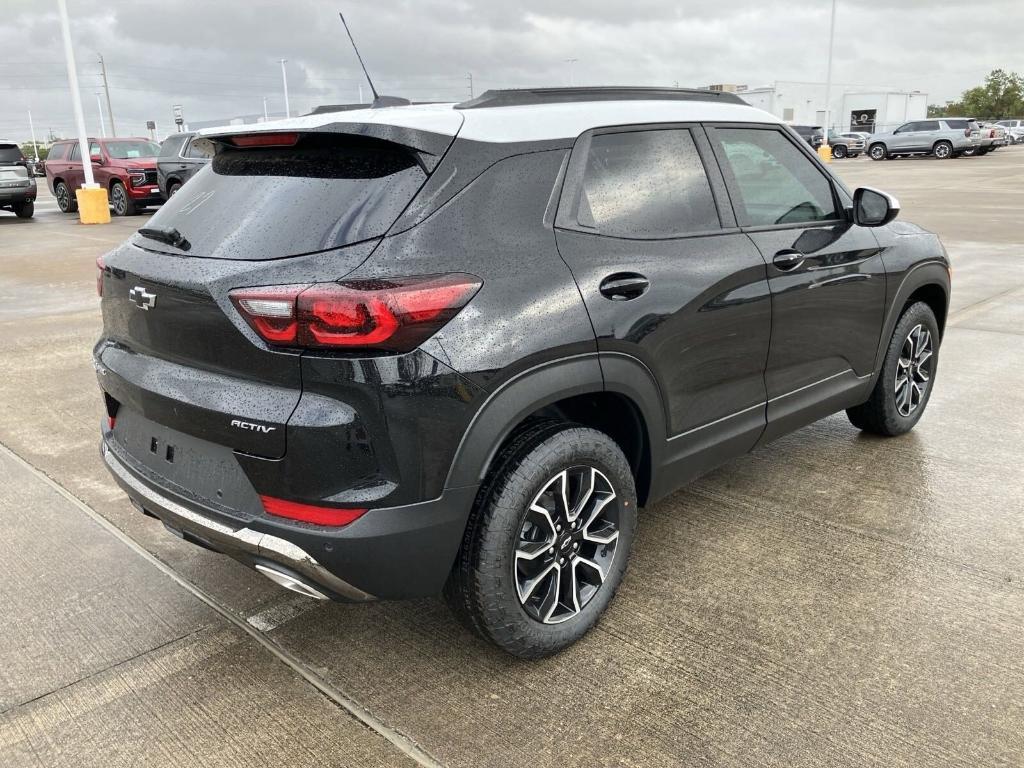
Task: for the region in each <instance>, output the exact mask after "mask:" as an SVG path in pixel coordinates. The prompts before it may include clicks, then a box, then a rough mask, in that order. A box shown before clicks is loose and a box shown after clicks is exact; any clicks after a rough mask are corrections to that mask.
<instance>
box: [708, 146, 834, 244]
mask: <svg viewBox="0 0 1024 768" xmlns="http://www.w3.org/2000/svg"><path fill="white" fill-rule="evenodd" d="M712 133H713V136H714V140H715V141H716V142H717V144H718V151H719V154H720V155H721V157H722V159H723V160H724V167H723V168H722V170H723V171H724V172H725V174H726V178H727V179H728V178H729V177H731V188H732V191H733V194H734V200H733V204H734V207H735V208H736V216H737V218H738V219H739V223H740V225H741V226H748V227H756V226H767V225H774V224H800V223H805V222H815V221H831V220H833V219H837V218H839V217H838V214H837V212H836V204H835V200H834V198H833V195H832V184H831V182H829V180H828V179H827V178H826V177H825V175H824V174H823V173H822V172H821V171H820V170H819V169H818V167H817V166H816V165H815V164H814V162H813V161H812V160H811V159H810V158H809V157H807V155H805V154H804V153H803V152H802V151H800V150H799V149H798V148H797V147H796V146H794V145H793V144H792V143H791V142H790V141H789V140H788V139H787V138H786V137H785V136H784V135H783V134H782V133H781V132H780V131H777V130H764V129H755V128H717V129H715V130H714V131H713V132H712Z"/></svg>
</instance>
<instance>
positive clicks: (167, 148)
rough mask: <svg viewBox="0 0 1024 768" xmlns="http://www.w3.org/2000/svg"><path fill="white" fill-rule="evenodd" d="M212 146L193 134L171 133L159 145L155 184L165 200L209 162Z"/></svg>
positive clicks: (207, 141)
mask: <svg viewBox="0 0 1024 768" xmlns="http://www.w3.org/2000/svg"><path fill="white" fill-rule="evenodd" d="M211 157H213V144H212V143H211V142H210V141H209V140H208V139H203V138H198V137H197V136H196V135H195V133H172V134H171V135H170V136H168V137H167V138H166V139H164V141H163V143H162V144H161V145H160V156H159V157H158V158H157V160H156V183H157V186H158V187H160V194H161V195H163V196H164V199H165V200H169V199H170V197H171V195H173V194H174V193H175V192H177V191H178V190H179V189H181V185H182V184H184V183H185V182H186V181H188V180H189V179H190V178H192V176H193V174H195V172H196V171H198V170H199V169H200V168H202V167H203V166H204V165H206V164H207V163H208V162H210V158H211Z"/></svg>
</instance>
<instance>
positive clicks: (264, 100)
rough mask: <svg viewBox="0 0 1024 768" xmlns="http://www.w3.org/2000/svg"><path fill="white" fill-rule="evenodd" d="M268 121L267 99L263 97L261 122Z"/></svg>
mask: <svg viewBox="0 0 1024 768" xmlns="http://www.w3.org/2000/svg"><path fill="white" fill-rule="evenodd" d="M269 120H270V113H269V112H267V97H266V96H264V97H263V122H267V121H269Z"/></svg>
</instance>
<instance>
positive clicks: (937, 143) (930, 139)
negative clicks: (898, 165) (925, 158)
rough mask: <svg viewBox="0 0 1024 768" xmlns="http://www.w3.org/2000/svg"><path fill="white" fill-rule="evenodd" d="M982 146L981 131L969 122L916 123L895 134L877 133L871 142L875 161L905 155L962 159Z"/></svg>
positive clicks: (972, 121)
mask: <svg viewBox="0 0 1024 768" xmlns="http://www.w3.org/2000/svg"><path fill="white" fill-rule="evenodd" d="M980 145H981V128H980V127H979V126H978V123H977V122H975V121H974V120H968V119H967V118H942V119H940V120H915V121H914V122H912V123H904V124H903V125H901V126H900V127H899V128H897V129H896V130H895V131H893V132H892V133H875V134H872V135H871V138H870V139H868V155H869V156H870V157H871V159H872V160H886V159H889V158H894V157H902V156H905V155H935V157H937V158H939V159H940V160H945V159H946V158H949V157H958V156H959V155H961V154H962V153H964V152H966V151H967V150H970V149H977V148H978V147H979V146H980Z"/></svg>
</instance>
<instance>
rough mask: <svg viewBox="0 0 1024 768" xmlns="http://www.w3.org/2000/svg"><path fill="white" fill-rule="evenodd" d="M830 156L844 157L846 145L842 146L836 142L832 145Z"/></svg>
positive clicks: (840, 158)
mask: <svg viewBox="0 0 1024 768" xmlns="http://www.w3.org/2000/svg"><path fill="white" fill-rule="evenodd" d="M832 157H835V158H837V159H839V160H842V159H843V158H844V157H846V147H844V146H843V145H842V144H837V145H836V146H834V147H832Z"/></svg>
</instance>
